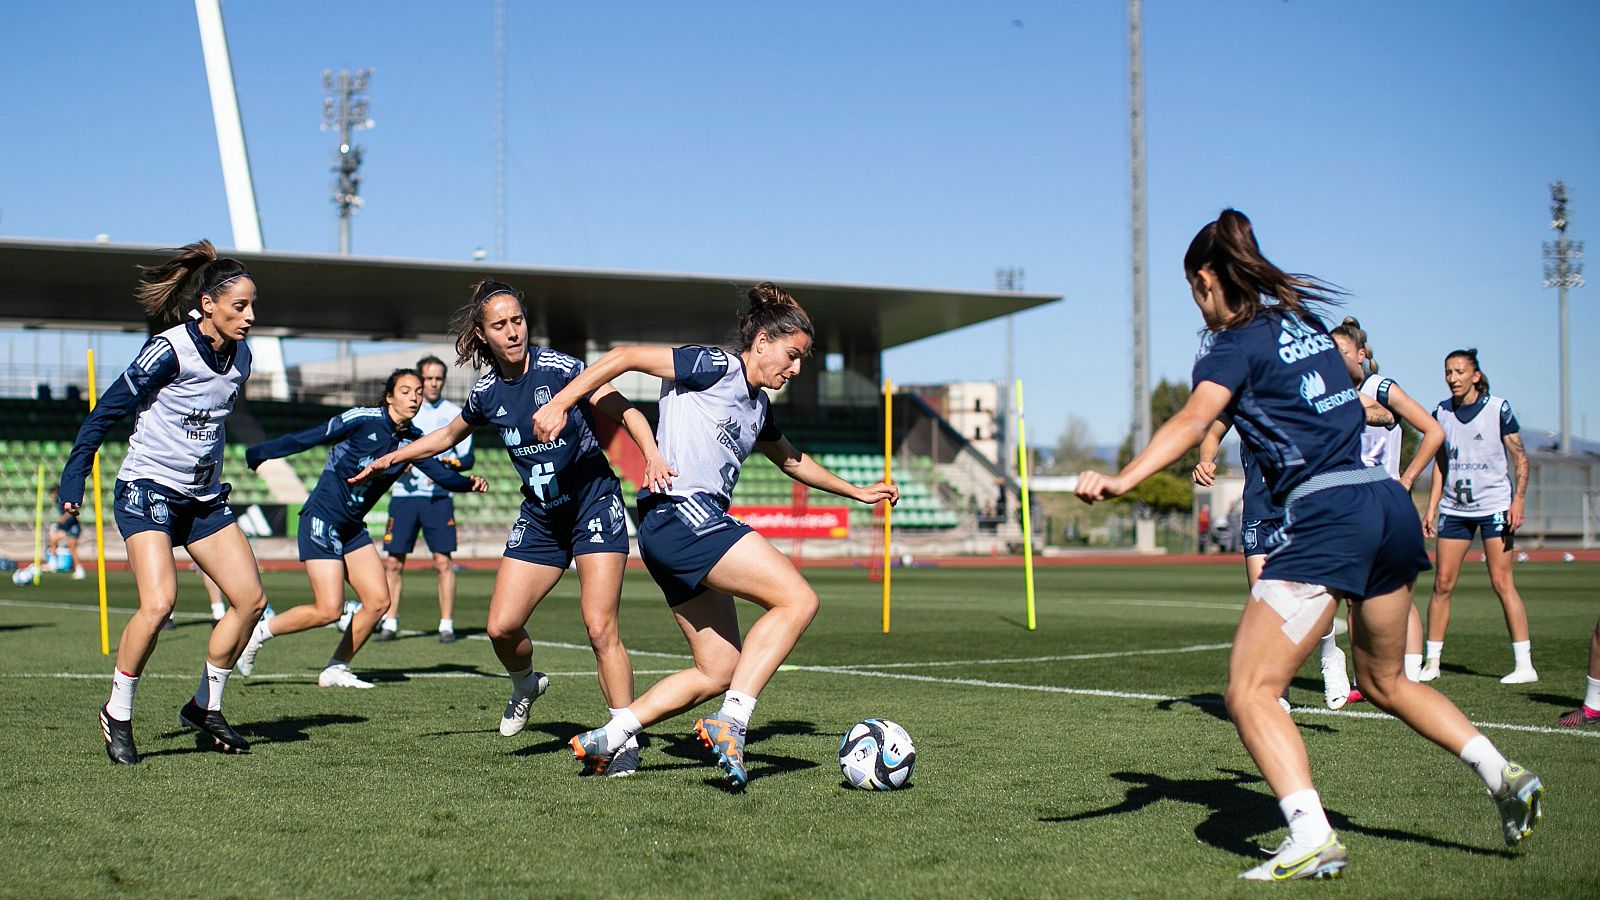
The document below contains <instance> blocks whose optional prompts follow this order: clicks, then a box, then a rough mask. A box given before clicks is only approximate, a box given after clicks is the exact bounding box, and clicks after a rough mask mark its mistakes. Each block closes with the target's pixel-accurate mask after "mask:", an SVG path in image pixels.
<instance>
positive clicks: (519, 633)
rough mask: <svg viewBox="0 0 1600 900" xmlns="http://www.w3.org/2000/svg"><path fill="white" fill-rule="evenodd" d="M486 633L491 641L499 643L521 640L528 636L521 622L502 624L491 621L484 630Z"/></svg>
mask: <svg viewBox="0 0 1600 900" xmlns="http://www.w3.org/2000/svg"><path fill="white" fill-rule="evenodd" d="M484 632H485V633H487V634H488V635H489V640H491V641H495V642H497V643H499V642H503V641H514V640H521V639H522V638H523V637H525V636H526V632H525V631H524V630H523V627H522V624H521V623H520V622H501V621H497V620H495V619H490V620H489V624H488V626H487V627H485V628H484Z"/></svg>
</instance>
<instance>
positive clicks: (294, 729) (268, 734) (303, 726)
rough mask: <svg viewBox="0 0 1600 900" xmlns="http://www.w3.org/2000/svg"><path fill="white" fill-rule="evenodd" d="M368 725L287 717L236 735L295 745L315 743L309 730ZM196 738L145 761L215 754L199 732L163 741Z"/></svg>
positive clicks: (350, 719) (357, 719) (357, 720)
mask: <svg viewBox="0 0 1600 900" xmlns="http://www.w3.org/2000/svg"><path fill="white" fill-rule="evenodd" d="M365 721H367V719H366V717H365V716H349V715H327V714H324V715H315V716H284V717H283V718H281V719H277V720H275V721H271V722H243V723H240V724H237V725H234V726H233V728H234V730H235V731H237V732H239V733H240V734H242V735H244V736H245V737H246V738H249V739H250V741H251V742H252V743H256V744H295V743H299V742H300V741H309V740H311V734H310V732H309V729H312V728H326V727H328V726H330V725H359V724H361V723H362V722H365ZM185 735H192V736H194V738H195V745H194V746H192V747H168V748H166V749H163V750H154V751H151V752H149V753H141V754H139V756H140V757H141V758H149V757H152V756H170V755H173V754H183V753H211V752H215V751H213V750H212V748H211V741H210V739H209V738H206V737H204V736H202V735H200V734H199V733H197V732H193V731H190V730H188V729H187V728H175V729H173V730H172V731H168V732H166V733H164V734H162V735H161V737H162V738H163V739H168V738H178V737H183V736H185Z"/></svg>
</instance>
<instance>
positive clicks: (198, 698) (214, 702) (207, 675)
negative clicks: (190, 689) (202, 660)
mask: <svg viewBox="0 0 1600 900" xmlns="http://www.w3.org/2000/svg"><path fill="white" fill-rule="evenodd" d="M232 674H233V670H232V669H219V668H217V667H216V666H213V665H212V664H211V662H210V660H207V661H206V667H205V668H204V669H202V670H201V672H200V687H198V688H196V689H195V692H194V705H195V706H198V707H200V708H201V709H221V708H222V689H223V688H225V687H227V686H228V676H229V675H232Z"/></svg>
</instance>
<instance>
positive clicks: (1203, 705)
mask: <svg viewBox="0 0 1600 900" xmlns="http://www.w3.org/2000/svg"><path fill="white" fill-rule="evenodd" d="M1319 690H1320V688H1319ZM1179 706H1192V707H1194V708H1195V709H1198V710H1200V711H1201V712H1203V713H1205V714H1206V715H1208V716H1210V717H1211V718H1213V719H1216V720H1218V721H1220V722H1226V723H1228V724H1229V725H1232V724H1233V719H1231V718H1229V717H1228V704H1227V701H1225V700H1223V699H1222V695H1221V694H1190V695H1189V696H1187V697H1177V698H1175V699H1172V700H1162V701H1160V702H1158V703H1156V709H1159V710H1163V711H1165V712H1172V711H1173V710H1174V709H1176V708H1177V707H1179ZM1294 724H1295V727H1296V728H1302V729H1305V730H1306V731H1315V732H1318V733H1320V734H1337V733H1338V729H1336V728H1329V727H1328V726H1326V725H1321V724H1317V723H1315V722H1295V723H1294Z"/></svg>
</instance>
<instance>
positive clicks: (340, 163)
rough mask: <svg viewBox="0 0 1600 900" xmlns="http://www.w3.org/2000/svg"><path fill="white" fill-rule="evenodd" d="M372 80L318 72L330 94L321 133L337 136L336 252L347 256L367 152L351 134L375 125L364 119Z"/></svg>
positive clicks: (368, 74)
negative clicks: (337, 231) (337, 230)
mask: <svg viewBox="0 0 1600 900" xmlns="http://www.w3.org/2000/svg"><path fill="white" fill-rule="evenodd" d="M371 80H372V70H371V69H357V70H356V71H355V72H350V71H349V70H346V69H340V70H339V72H338V73H337V74H335V73H334V71H333V70H332V69H324V70H323V72H322V89H323V90H325V91H329V92H331V93H332V94H333V96H331V97H326V98H324V99H323V101H322V130H323V131H334V130H337V131H338V132H339V153H338V155H337V156H336V157H335V161H334V166H333V171H334V173H335V174H337V175H338V176H339V181H338V184H337V185H336V186H335V188H334V192H333V205H334V206H337V207H338V208H339V252H340V253H342V254H345V255H349V253H350V217H351V215H352V214H354V212H355V211H356V210H357V209H359V208H360V207H361V206H362V202H361V176H360V174H359V172H360V170H361V155H362V154H363V153H365V152H366V150H367V148H365V147H360V146H357V145H356V144H354V143H353V142H352V140H351V132H354V131H359V130H362V129H366V128H371V127H372V126H373V125H374V124H375V123H374V122H373V121H372V119H370V118H369V117H368V116H367V98H366V96H365V93H366V90H367V84H368V83H369V82H370V81H371Z"/></svg>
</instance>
